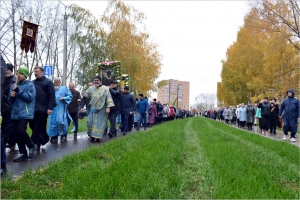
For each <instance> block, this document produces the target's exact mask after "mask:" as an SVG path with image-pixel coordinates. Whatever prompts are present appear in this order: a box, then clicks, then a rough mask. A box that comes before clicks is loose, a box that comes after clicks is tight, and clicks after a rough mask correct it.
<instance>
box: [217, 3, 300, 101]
mask: <svg viewBox="0 0 300 200" xmlns="http://www.w3.org/2000/svg"><path fill="white" fill-rule="evenodd" d="M249 6H250V8H251V10H250V12H249V13H248V14H247V15H246V16H245V18H244V25H243V26H242V27H241V28H240V30H239V31H238V34H237V39H236V41H235V42H234V43H233V44H232V45H231V46H230V47H228V49H227V52H226V59H225V60H222V61H221V62H222V71H221V79H222V81H221V82H219V83H218V85H217V99H218V102H219V106H224V105H237V104H239V103H246V102H247V101H248V100H252V101H253V102H259V101H260V100H262V99H263V98H264V97H265V96H268V97H269V98H272V97H275V98H277V99H278V100H279V102H281V101H282V100H283V99H284V98H285V92H286V90H287V89H288V88H293V89H294V90H295V95H296V96H297V97H298V98H299V97H300V88H299V78H300V77H299V74H300V23H299V21H300V9H299V0H288V1H286V0H278V1H272V0H258V1H250V2H249Z"/></svg>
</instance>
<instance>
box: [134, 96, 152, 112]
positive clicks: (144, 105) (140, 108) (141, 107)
mask: <svg viewBox="0 0 300 200" xmlns="http://www.w3.org/2000/svg"><path fill="white" fill-rule="evenodd" d="M148 110H149V104H148V101H147V99H145V98H142V99H140V100H139V101H138V103H137V106H136V112H138V113H140V114H144V113H146V111H148Z"/></svg>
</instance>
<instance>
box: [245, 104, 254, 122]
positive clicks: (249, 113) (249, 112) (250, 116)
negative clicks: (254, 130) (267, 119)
mask: <svg viewBox="0 0 300 200" xmlns="http://www.w3.org/2000/svg"><path fill="white" fill-rule="evenodd" d="M254 115H255V108H254V107H253V106H247V108H246V122H247V123H253V122H254Z"/></svg>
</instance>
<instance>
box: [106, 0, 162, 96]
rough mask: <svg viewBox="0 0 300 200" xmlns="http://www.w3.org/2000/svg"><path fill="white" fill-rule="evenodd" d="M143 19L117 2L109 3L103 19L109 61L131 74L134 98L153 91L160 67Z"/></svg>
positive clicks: (142, 15)
mask: <svg viewBox="0 0 300 200" xmlns="http://www.w3.org/2000/svg"><path fill="white" fill-rule="evenodd" d="M144 20H145V16H144V14H143V13H142V12H139V11H138V10H136V9H135V8H134V7H132V6H130V5H126V4H125V3H124V2H122V1H118V0H111V1H109V3H108V7H107V9H106V11H105V13H104V15H103V17H102V21H103V22H104V23H105V24H106V25H107V26H108V30H109V31H108V34H107V49H108V53H109V54H108V59H109V60H119V61H121V62H122V63H123V69H122V71H123V73H126V74H129V75H130V78H131V83H130V87H131V91H132V92H133V93H134V94H135V95H137V94H138V93H144V94H149V91H155V90H156V87H155V84H154V82H155V80H156V79H157V78H158V76H159V74H160V68H161V65H162V64H161V58H162V56H161V55H160V54H159V52H158V50H157V45H156V44H154V43H153V42H151V41H150V39H149V34H148V33H147V31H146V28H145V25H144Z"/></svg>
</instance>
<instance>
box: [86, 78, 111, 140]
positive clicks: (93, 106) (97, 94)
mask: <svg viewBox="0 0 300 200" xmlns="http://www.w3.org/2000/svg"><path fill="white" fill-rule="evenodd" d="M82 96H83V97H84V98H86V99H88V100H90V103H89V105H88V106H89V108H90V111H89V114H88V119H87V120H88V123H87V124H88V129H89V132H90V133H91V135H90V136H91V142H100V141H101V140H102V137H103V133H104V130H105V128H106V124H107V114H108V113H109V112H110V107H113V106H114V102H113V100H112V98H111V95H110V92H109V87H107V86H105V85H102V83H101V77H100V76H96V77H95V78H94V85H93V86H90V87H89V88H88V89H87V90H86V91H85V92H83V93H82Z"/></svg>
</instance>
